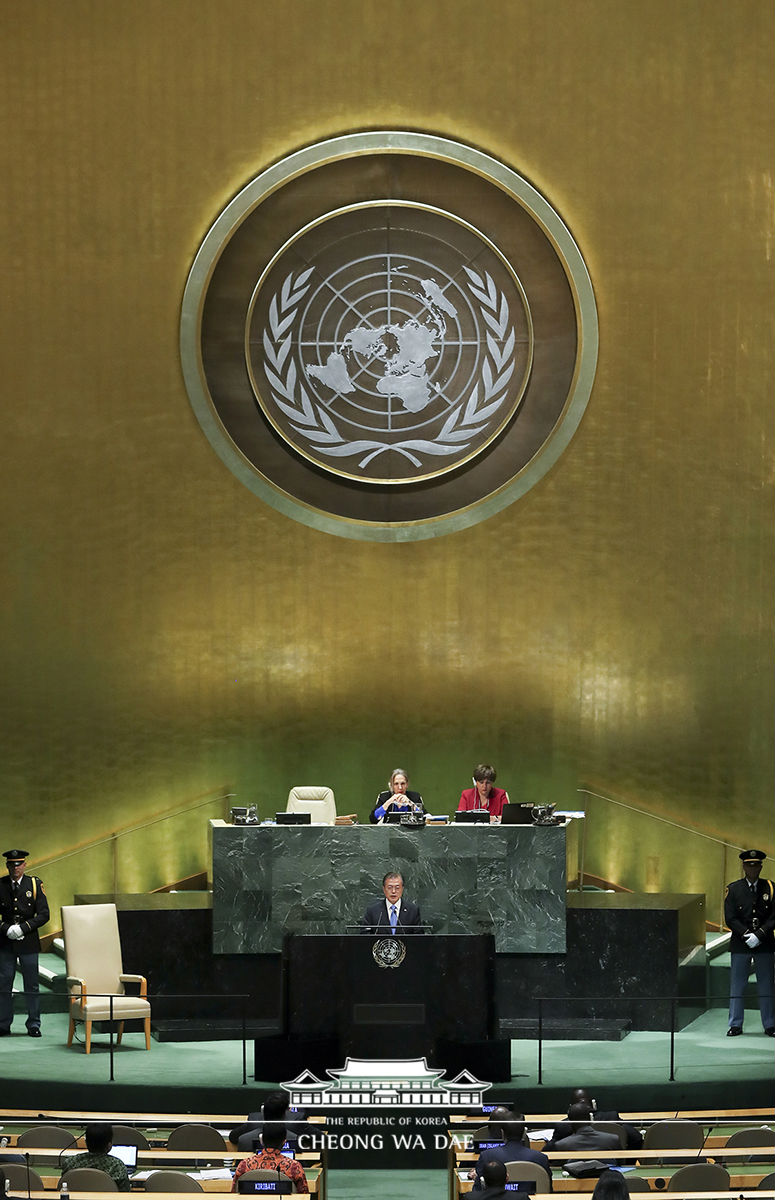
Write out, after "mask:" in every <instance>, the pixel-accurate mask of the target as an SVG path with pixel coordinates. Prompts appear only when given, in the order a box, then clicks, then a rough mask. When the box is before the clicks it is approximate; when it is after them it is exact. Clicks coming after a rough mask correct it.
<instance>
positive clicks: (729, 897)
mask: <svg viewBox="0 0 775 1200" xmlns="http://www.w3.org/2000/svg"><path fill="white" fill-rule="evenodd" d="M766 857H767V855H766V854H765V853H764V851H763V850H743V851H742V853H741V855H740V858H741V860H742V863H743V871H744V877H743V878H742V879H736V880H735V882H734V883H730V884H729V887H728V888H727V894H726V897H725V899H724V920H725V922H726V924H727V925H728V927H729V928H730V929H731V930H732V940H731V942H730V945H729V949H730V951H731V958H732V972H731V977H730V981H729V1028H728V1029H727V1037H737V1036H738V1035H739V1034H741V1033H742V1032H743V1011H744V1010H743V991H744V990H745V985H746V983H747V982H748V974H749V972H750V970H751V960H752V959H753V965H754V967H755V969H756V987H757V990H758V993H759V1012H760V1013H761V1017H762V1025H763V1026H764V1032H765V1033H766V1034H767V1036H768V1037H775V1005H774V1004H773V965H774V964H775V932H774V931H775V895H774V893H775V888H774V887H773V884H772V880H770V879H760V878H759V876H760V875H761V870H762V863H763V862H764V860H765V858H766Z"/></svg>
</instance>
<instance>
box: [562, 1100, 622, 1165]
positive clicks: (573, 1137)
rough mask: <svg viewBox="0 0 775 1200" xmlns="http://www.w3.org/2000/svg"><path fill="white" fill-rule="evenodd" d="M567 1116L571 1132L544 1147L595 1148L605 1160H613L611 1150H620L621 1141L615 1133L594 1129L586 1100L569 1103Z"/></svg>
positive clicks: (569, 1149) (565, 1148)
mask: <svg viewBox="0 0 775 1200" xmlns="http://www.w3.org/2000/svg"><path fill="white" fill-rule="evenodd" d="M568 1117H569V1118H570V1120H569V1122H568V1124H569V1125H570V1127H571V1129H572V1132H571V1133H570V1134H569V1135H568V1136H567V1137H562V1138H558V1139H557V1140H556V1141H554V1142H550V1143H549V1145H548V1146H547V1147H546V1148H547V1150H563V1151H573V1150H597V1151H598V1152H599V1154H600V1155H601V1157H602V1158H603V1159H604V1161H605V1162H614V1161H615V1160H614V1159H613V1158H611V1151H613V1150H621V1148H622V1143H621V1141H620V1139H619V1137H618V1135H617V1134H615V1133H605V1132H604V1131H603V1130H602V1129H595V1126H594V1125H593V1124H592V1119H591V1118H592V1114H591V1111H590V1107H589V1104H588V1103H587V1102H586V1101H584V1100H577V1101H576V1103H575V1104H571V1106H570V1108H569V1109H568ZM561 1132H564V1130H561Z"/></svg>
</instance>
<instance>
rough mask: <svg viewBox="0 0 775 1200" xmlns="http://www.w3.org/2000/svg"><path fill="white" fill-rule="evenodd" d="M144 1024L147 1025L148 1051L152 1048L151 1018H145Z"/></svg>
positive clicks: (146, 1041) (146, 1039)
mask: <svg viewBox="0 0 775 1200" xmlns="http://www.w3.org/2000/svg"><path fill="white" fill-rule="evenodd" d="M144 1024H145V1048H146V1050H150V1048H151V1018H150V1016H148V1017H146V1018H145V1022H144Z"/></svg>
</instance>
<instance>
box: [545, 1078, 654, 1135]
mask: <svg viewBox="0 0 775 1200" xmlns="http://www.w3.org/2000/svg"><path fill="white" fill-rule="evenodd" d="M572 1104H586V1105H587V1111H588V1113H589V1120H590V1121H605V1122H607V1123H610V1122H616V1123H617V1124H618V1125H621V1127H622V1129H623V1130H624V1135H625V1149H626V1150H640V1149H641V1147H642V1146H643V1134H642V1133H641V1131H640V1130H639V1129H638V1127H637V1125H632V1124H631V1123H630V1122H629V1121H623V1120H622V1118H621V1117H620V1116H619V1114H618V1112H617V1111H616V1110H615V1109H608V1110H607V1111H601V1110H600V1109H599V1108H598V1107H597V1100H595V1098H594V1097H593V1096H590V1094H589V1092H588V1091H587V1089H586V1088H574V1089H573V1091H572V1092H571V1094H570V1101H569V1104H568V1112H570V1105H572ZM572 1134H573V1126H572V1125H571V1123H570V1121H560V1122H558V1123H557V1125H555V1128H554V1133H553V1135H552V1137H551V1140H550V1142H549V1147H550V1149H554V1144H555V1142H559V1141H560V1140H561V1139H562V1138H566V1137H571V1136H572Z"/></svg>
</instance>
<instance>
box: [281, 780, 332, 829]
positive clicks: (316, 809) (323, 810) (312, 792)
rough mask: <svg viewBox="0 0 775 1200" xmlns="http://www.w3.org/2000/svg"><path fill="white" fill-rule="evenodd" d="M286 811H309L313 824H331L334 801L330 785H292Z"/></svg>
mask: <svg viewBox="0 0 775 1200" xmlns="http://www.w3.org/2000/svg"><path fill="white" fill-rule="evenodd" d="M285 811H286V812H300V813H309V814H310V817H311V818H312V822H313V824H318V825H333V824H334V822H335V821H336V801H335V800H334V793H333V792H332V790H331V788H330V787H292V788H291V790H290V792H289V793H288V804H287V805H286V809H285Z"/></svg>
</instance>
